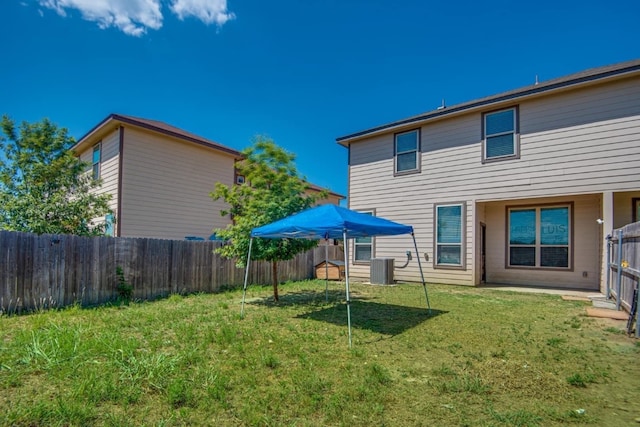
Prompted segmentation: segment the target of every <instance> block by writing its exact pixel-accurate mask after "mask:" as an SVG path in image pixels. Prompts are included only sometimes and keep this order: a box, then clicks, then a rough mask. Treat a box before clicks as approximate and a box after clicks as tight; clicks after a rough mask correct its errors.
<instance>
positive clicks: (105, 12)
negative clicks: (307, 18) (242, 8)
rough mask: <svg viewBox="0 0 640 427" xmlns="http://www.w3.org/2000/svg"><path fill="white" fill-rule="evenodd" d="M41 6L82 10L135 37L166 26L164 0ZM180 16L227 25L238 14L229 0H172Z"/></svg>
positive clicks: (74, 0)
mask: <svg viewBox="0 0 640 427" xmlns="http://www.w3.org/2000/svg"><path fill="white" fill-rule="evenodd" d="M38 2H39V3H40V5H41V6H44V7H46V8H49V9H52V10H55V11H56V12H57V13H58V14H59V15H60V16H67V10H69V9H75V10H78V11H80V13H81V14H82V17H83V18H84V19H86V20H87V21H93V22H97V23H98V26H99V27H100V28H103V29H104V28H109V27H115V28H118V29H119V30H121V31H122V32H124V33H125V34H128V35H131V36H142V35H143V34H145V33H146V32H147V30H148V29H153V30H157V29H159V28H161V27H162V20H163V15H162V11H161V4H160V2H161V0H38ZM170 2H171V4H170V8H171V11H172V12H173V13H175V14H176V15H177V16H178V18H180V19H184V18H185V17H190V16H193V17H195V18H197V19H199V20H201V21H202V22H204V23H205V24H213V23H215V24H216V25H218V26H222V25H224V24H225V23H226V22H227V21H229V20H231V19H234V18H235V15H234V14H233V13H232V12H229V11H228V9H227V0H170Z"/></svg>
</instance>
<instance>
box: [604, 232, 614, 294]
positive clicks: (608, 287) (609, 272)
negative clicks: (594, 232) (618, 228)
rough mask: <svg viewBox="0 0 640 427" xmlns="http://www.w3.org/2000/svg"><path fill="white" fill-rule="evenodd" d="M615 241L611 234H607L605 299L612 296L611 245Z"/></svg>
mask: <svg viewBox="0 0 640 427" xmlns="http://www.w3.org/2000/svg"><path fill="white" fill-rule="evenodd" d="M612 245H613V242H612V241H611V234H608V235H607V283H606V290H605V292H606V293H605V299H609V298H611V246H612Z"/></svg>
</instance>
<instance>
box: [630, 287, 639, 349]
mask: <svg viewBox="0 0 640 427" xmlns="http://www.w3.org/2000/svg"><path fill="white" fill-rule="evenodd" d="M637 282H638V283H636V287H637V289H638V292H636V338H640V322H639V321H638V319H640V314H638V309H640V277H638V280H637ZM632 304H633V302H632Z"/></svg>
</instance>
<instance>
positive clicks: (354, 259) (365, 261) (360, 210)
mask: <svg viewBox="0 0 640 427" xmlns="http://www.w3.org/2000/svg"><path fill="white" fill-rule="evenodd" d="M357 211H358V212H360V213H363V214H371V216H376V210H375V209H358V210H357ZM357 239H358V238H357V237H354V238H353V255H352V261H353V263H354V264H370V263H371V258H375V240H376V238H375V237H373V236H372V237H371V243H357V242H356V240H357ZM356 246H371V258H369V259H367V260H362V259H356Z"/></svg>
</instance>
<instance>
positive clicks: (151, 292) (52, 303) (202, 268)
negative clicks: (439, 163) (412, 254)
mask: <svg viewBox="0 0 640 427" xmlns="http://www.w3.org/2000/svg"><path fill="white" fill-rule="evenodd" d="M220 245H222V243H220V242H214V241H186V240H185V241H182V240H160V239H140V238H118V237H116V238H114V237H81V236H71V235H47V234H43V235H36V234H30V233H17V232H8V231H0V312H21V311H25V310H34V309H46V308H51V307H63V306H67V305H71V304H75V303H80V304H81V305H95V304H102V303H105V302H108V301H111V300H114V299H115V298H117V297H118V285H119V284H120V280H122V279H124V281H125V282H126V284H127V285H130V286H132V287H133V295H132V297H133V298H135V299H140V300H148V299H154V298H158V297H162V296H166V295H169V294H172V293H192V292H216V291H219V290H221V289H224V288H231V287H237V286H242V284H243V282H244V270H243V269H241V268H237V267H236V266H235V261H234V260H229V259H225V258H222V257H221V256H220V255H218V254H215V253H214V252H213V251H214V249H215V248H217V247H219V246H220ZM324 257H325V249H324V247H317V248H315V249H313V250H311V251H308V252H306V253H302V254H299V255H298V256H297V257H296V258H294V259H293V260H290V261H284V262H280V263H279V265H278V278H279V279H280V280H281V281H285V280H304V279H309V278H311V277H313V274H314V266H315V265H316V264H318V263H320V262H321V261H322V260H324ZM341 257H342V251H341V248H339V247H337V246H330V247H329V259H341ZM119 270H121V272H122V275H121V277H118V271H119ZM271 274H272V272H271V264H269V263H266V262H252V263H251V267H250V271H249V282H250V283H253V284H269V283H271Z"/></svg>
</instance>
